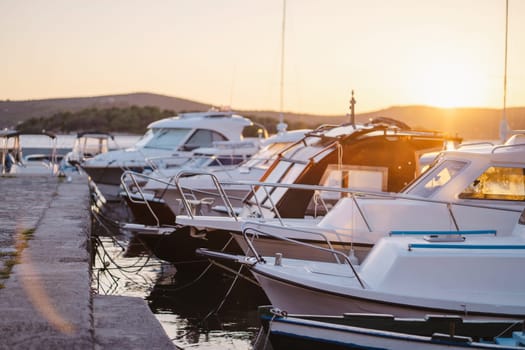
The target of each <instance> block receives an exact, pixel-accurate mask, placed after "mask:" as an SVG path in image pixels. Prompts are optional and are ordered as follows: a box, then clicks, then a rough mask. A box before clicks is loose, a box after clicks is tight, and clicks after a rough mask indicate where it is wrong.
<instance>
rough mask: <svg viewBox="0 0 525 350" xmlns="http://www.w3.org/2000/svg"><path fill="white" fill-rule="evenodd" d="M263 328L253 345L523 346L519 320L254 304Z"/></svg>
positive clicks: (401, 349)
mask: <svg viewBox="0 0 525 350" xmlns="http://www.w3.org/2000/svg"><path fill="white" fill-rule="evenodd" d="M259 319H260V320H261V323H262V326H263V328H262V329H263V330H264V332H261V333H259V335H260V336H259V337H258V338H257V339H258V343H256V344H255V345H254V348H255V349H265V348H266V347H265V346H264V345H271V347H272V349H274V350H280V349H321V348H322V349H334V350H335V349H337V350H341V349H379V348H380V349H383V348H385V347H388V349H399V350H407V349H417V350H419V349H441V348H443V349H485V350H489V349H493V350H496V349H509V350H510V349H524V348H525V332H523V320H519V319H518V320H482V321H479V320H475V321H471V320H464V319H463V318H462V317H460V316H448V315H428V316H426V317H424V318H400V317H394V316H392V315H387V314H364V313H339V314H337V315H331V316H320V315H309V314H288V313H287V312H285V311H282V310H280V309H278V308H274V307H272V306H261V307H259Z"/></svg>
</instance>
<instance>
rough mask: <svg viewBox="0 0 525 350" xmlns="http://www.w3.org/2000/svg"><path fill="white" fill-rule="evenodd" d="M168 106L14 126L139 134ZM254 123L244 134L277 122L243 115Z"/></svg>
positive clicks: (167, 113) (90, 111)
mask: <svg viewBox="0 0 525 350" xmlns="http://www.w3.org/2000/svg"><path fill="white" fill-rule="evenodd" d="M175 115H176V113H175V112H174V111H171V110H160V109H159V108H158V107H137V106H132V107H126V108H117V107H111V108H105V109H98V108H87V109H83V110H81V111H78V112H60V113H56V114H54V115H52V116H51V117H48V118H44V117H40V118H31V119H28V120H26V121H24V122H22V123H20V124H19V125H18V127H17V129H18V130H19V131H20V132H23V133H29V134H31V133H33V134H37V133H40V132H41V131H42V130H47V131H51V132H55V133H73V132H82V131H93V130H97V131H100V132H112V133H114V132H119V133H129V134H143V133H144V132H145V131H146V128H147V126H148V125H149V124H150V123H152V122H154V121H156V120H159V119H163V118H168V117H173V116H175ZM246 117H247V118H249V119H251V120H252V121H253V122H254V123H255V125H254V126H253V127H251V128H249V130H248V133H247V134H246V135H245V136H257V131H258V129H259V126H258V125H263V126H264V127H265V128H266V129H267V130H268V132H269V133H271V134H273V133H275V132H276V125H277V122H276V120H275V118H273V117H264V116H257V117H255V116H246ZM285 122H287V123H288V129H289V130H293V129H299V128H312V127H313V125H308V124H307V123H304V122H302V121H294V122H288V121H285Z"/></svg>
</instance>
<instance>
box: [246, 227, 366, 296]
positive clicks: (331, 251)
mask: <svg viewBox="0 0 525 350" xmlns="http://www.w3.org/2000/svg"><path fill="white" fill-rule="evenodd" d="M249 230H252V231H254V233H264V234H265V235H267V236H271V237H274V238H277V239H282V240H284V241H287V242H291V243H295V244H298V245H302V246H305V247H310V248H313V249H318V250H321V251H325V252H327V253H330V254H334V255H335V256H340V257H342V259H343V260H344V261H345V262H346V263H348V265H349V266H350V268H351V269H352V273H353V274H354V276H355V277H356V279H357V281H358V282H359V284H360V285H361V288H363V289H366V288H365V285H364V283H363V281H362V280H361V277H359V274H358V273H357V271H356V269H355V267H354V265H353V264H352V262H351V261H350V259H349V258H348V257H347V256H346V254H344V253H341V252H338V251H337V250H334V249H333V248H324V247H320V246H317V245H314V244H309V243H306V242H301V241H297V240H295V239H291V238H288V237H284V236H281V235H278V234H275V233H268V232H257V230H256V229H254V228H250V227H248V228H244V227H243V231H242V233H243V236H244V239H245V240H246V243H247V244H248V246H249V247H250V250H251V251H252V252H253V253H254V256H255V258H256V259H257V262H259V263H263V262H265V260H264V259H263V257H262V256H261V255H260V254H259V253H258V252H257V251H256V250H255V247H254V246H253V244H252V242H251V241H250V240H249V239H248V236H247V231H249ZM338 262H339V261H338ZM339 263H340V262H339Z"/></svg>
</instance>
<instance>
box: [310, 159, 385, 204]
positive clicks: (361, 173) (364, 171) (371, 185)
mask: <svg viewBox="0 0 525 350" xmlns="http://www.w3.org/2000/svg"><path fill="white" fill-rule="evenodd" d="M387 184H388V168H386V167H372V166H356V165H341V166H338V165H337V164H330V165H328V166H327V167H326V170H325V172H324V174H323V177H322V178H321V182H320V185H321V186H325V187H336V188H337V187H339V188H355V189H360V190H363V191H375V192H381V191H386V188H387ZM321 197H322V198H323V199H330V200H337V199H339V198H340V197H341V193H340V192H332V191H321Z"/></svg>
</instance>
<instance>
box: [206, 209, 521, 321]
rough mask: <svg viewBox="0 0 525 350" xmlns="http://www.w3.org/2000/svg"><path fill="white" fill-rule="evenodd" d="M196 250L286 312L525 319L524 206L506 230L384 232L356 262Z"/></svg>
mask: <svg viewBox="0 0 525 350" xmlns="http://www.w3.org/2000/svg"><path fill="white" fill-rule="evenodd" d="M310 248H312V249H321V250H328V249H326V248H322V247H313V246H311V247H310ZM199 253H200V254H204V255H206V256H210V257H213V258H226V259H230V260H233V261H236V262H238V263H241V264H243V265H245V266H247V267H248V268H249V269H250V271H251V272H252V274H253V275H254V276H255V278H256V279H257V281H258V282H259V284H260V286H261V288H262V289H263V290H264V292H265V294H266V295H267V297H268V298H269V300H270V303H271V304H272V305H273V306H274V307H277V308H279V309H281V310H285V311H286V312H288V313H302V314H319V315H334V314H339V313H341V312H350V313H381V314H391V315H393V316H394V317H425V316H426V315H428V314H440V315H455V316H461V317H462V318H463V319H472V320H475V319H485V320H486V319H521V320H523V319H524V318H525V274H523V273H522V269H523V264H524V263H525V210H523V212H522V214H521V216H520V218H519V220H518V221H517V223H516V224H515V227H514V228H513V229H512V230H511V232H510V233H507V232H494V231H493V230H485V231H452V232H442V231H432V230H427V232H426V234H422V233H421V231H418V232H417V234H416V235H412V234H411V233H410V232H401V233H399V234H393V235H392V236H389V237H384V238H381V239H380V240H379V241H378V242H377V243H376V244H375V245H374V247H373V248H372V249H371V251H370V253H369V254H368V255H367V256H366V258H365V259H364V260H363V261H362V262H361V263H360V264H359V265H356V264H353V263H352V262H351V261H350V259H349V258H348V256H346V255H345V254H343V253H340V252H337V251H335V250H331V251H330V253H331V254H333V255H334V256H337V258H338V260H337V261H333V262H325V261H314V260H305V259H291V258H287V257H285V256H282V255H280V254H276V255H274V256H261V255H259V254H257V255H255V256H253V257H247V256H243V255H241V256H235V255H230V254H226V253H222V252H211V251H208V250H206V249H203V248H201V249H199Z"/></svg>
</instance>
